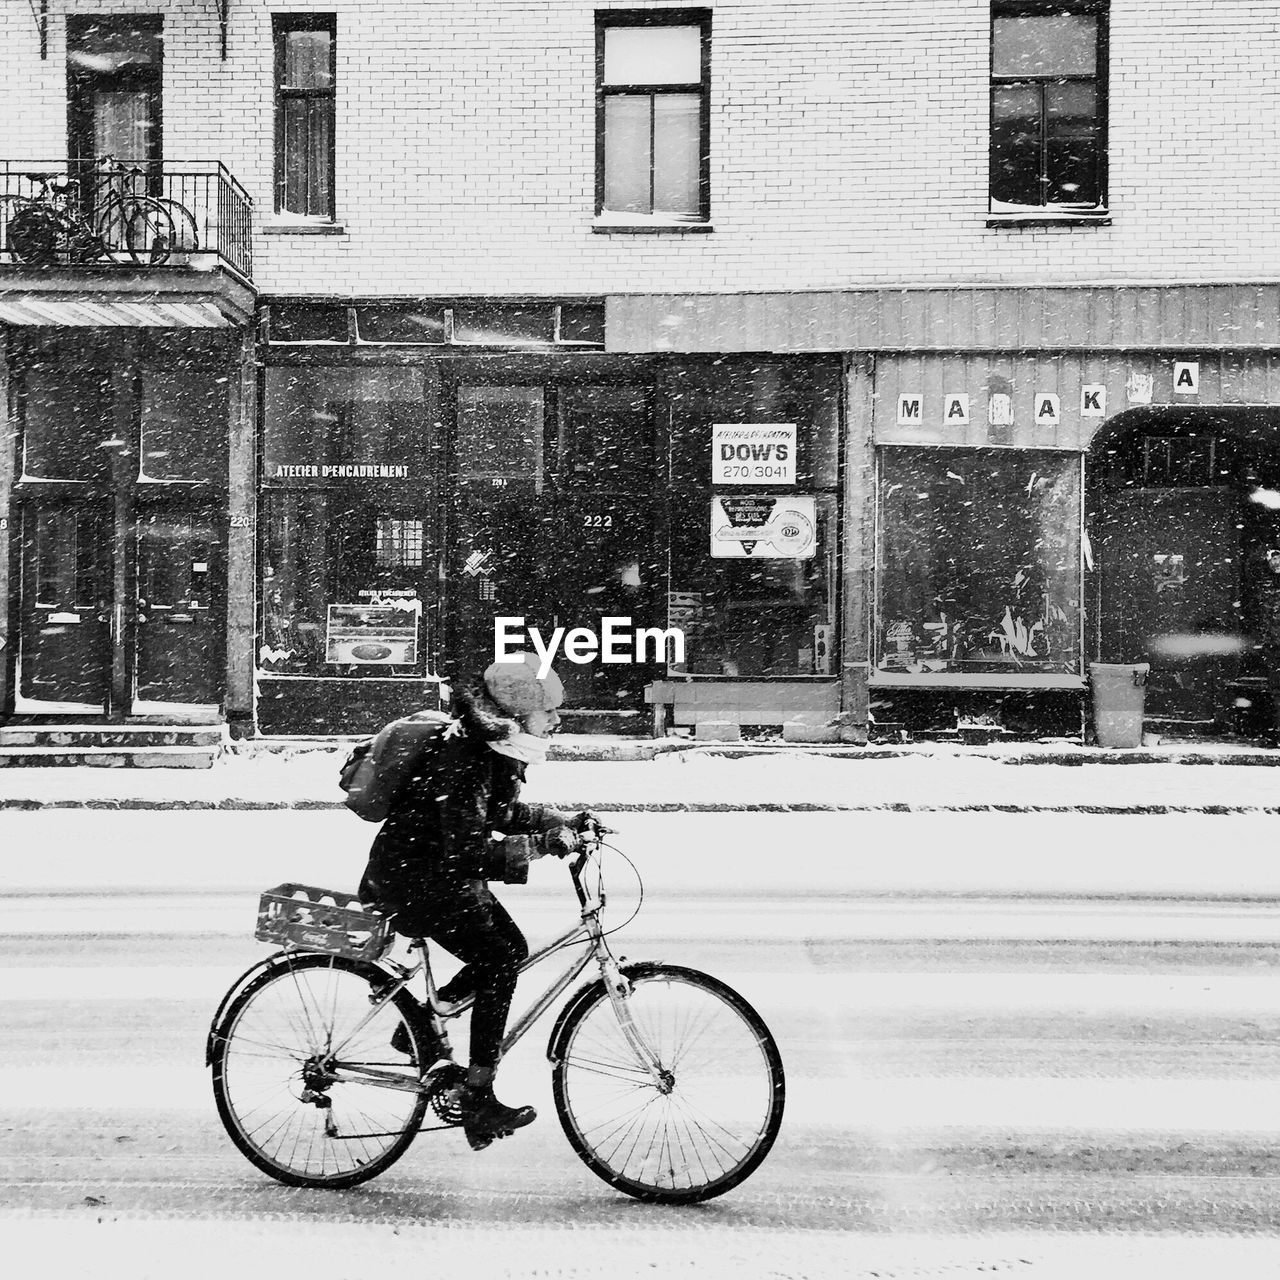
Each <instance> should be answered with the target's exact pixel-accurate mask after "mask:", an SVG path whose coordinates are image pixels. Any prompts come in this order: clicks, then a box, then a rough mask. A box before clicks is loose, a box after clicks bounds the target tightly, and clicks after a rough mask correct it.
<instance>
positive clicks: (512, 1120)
mask: <svg viewBox="0 0 1280 1280" xmlns="http://www.w3.org/2000/svg"><path fill="white" fill-rule="evenodd" d="M476 1074H480V1073H477V1072H475V1070H474V1068H473V1070H472V1071H469V1072H468V1073H467V1083H466V1084H464V1085H463V1086H462V1088H461V1089H459V1090H458V1105H459V1107H460V1109H461V1111H462V1131H463V1132H464V1133H465V1134H466V1135H467V1143H468V1145H469V1146H470V1147H471V1150H472V1151H483V1150H484V1149H485V1147H487V1146H488V1145H489V1144H490V1143H491V1142H492V1141H493V1140H494V1138H505V1137H507V1136H509V1135H510V1134H512V1133H514V1132H515V1131H516V1130H517V1129H523V1128H524V1126H525V1125H527V1124H532V1123H533V1122H534V1121H535V1120H536V1119H537V1118H538V1113H537V1112H536V1111H535V1110H534V1109H533V1108H532V1107H506V1106H503V1105H502V1103H501V1102H499V1101H498V1099H497V1098H495V1097H494V1096H493V1073H492V1072H487V1073H484V1074H487V1075H488V1077H489V1078H488V1079H487V1080H485V1079H483V1077H482V1078H481V1080H480V1081H476V1080H475V1075H476Z"/></svg>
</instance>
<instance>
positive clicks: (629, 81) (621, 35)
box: [596, 9, 711, 222]
mask: <svg viewBox="0 0 1280 1280" xmlns="http://www.w3.org/2000/svg"><path fill="white" fill-rule="evenodd" d="M710 60H711V16H710V14H708V13H706V12H705V11H703V10H692V9H667V10H662V11H646V12H644V13H634V12H625V11H619V12H613V13H601V14H597V15H596V213H597V214H598V215H602V216H605V217H608V216H609V215H617V214H621V215H624V216H626V217H629V218H637V217H638V218H647V219H652V220H654V221H658V222H661V221H664V220H665V221H672V222H694V221H706V219H707V217H708V213H709V205H710V200H709V194H708V185H709V184H708V173H709V164H708V155H707V150H708V147H707V141H708V133H709V123H708V121H709V111H708V104H709V96H710V95H709V86H710Z"/></svg>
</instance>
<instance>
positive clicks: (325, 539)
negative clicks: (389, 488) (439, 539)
mask: <svg viewBox="0 0 1280 1280" xmlns="http://www.w3.org/2000/svg"><path fill="white" fill-rule="evenodd" d="M383 501H384V500H382V499H378V498H376V497H372V496H363V495H360V494H358V493H356V494H351V493H347V492H344V491H341V490H336V489H331V490H328V491H319V490H302V491H295V492H284V491H279V490H276V491H272V492H268V493H267V494H265V495H264V502H263V523H264V532H265V538H264V546H263V582H262V636H261V643H260V647H259V665H260V667H261V668H262V669H263V671H265V672H268V673H271V674H285V675H309V676H335V675H337V676H353V675H356V676H358V675H372V676H377V675H379V674H381V675H387V674H395V675H406V674H414V673H416V672H418V671H420V670H421V664H422V655H423V652H424V651H425V646H426V636H425V635H424V634H423V627H424V620H423V611H422V601H423V592H424V589H425V582H424V579H423V566H424V562H425V551H426V548H425V546H424V540H423V529H424V522H423V521H422V520H421V519H420V518H418V517H415V516H410V515H407V514H405V513H403V512H395V511H390V512H389V511H387V510H386V509H385V507H384V506H383V505H382V503H383Z"/></svg>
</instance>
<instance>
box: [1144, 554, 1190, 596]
mask: <svg viewBox="0 0 1280 1280" xmlns="http://www.w3.org/2000/svg"><path fill="white" fill-rule="evenodd" d="M1151 581H1152V584H1153V585H1154V587H1155V589H1156V595H1162V594H1164V593H1165V592H1167V591H1178V590H1181V588H1182V587H1183V586H1185V585H1186V581H1187V561H1186V557H1185V556H1180V555H1173V554H1171V553H1163V552H1162V553H1158V554H1156V555H1153V556H1152V557H1151Z"/></svg>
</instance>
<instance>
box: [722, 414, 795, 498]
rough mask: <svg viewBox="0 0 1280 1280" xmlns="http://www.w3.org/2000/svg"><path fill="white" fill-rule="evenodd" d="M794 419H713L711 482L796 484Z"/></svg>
mask: <svg viewBox="0 0 1280 1280" xmlns="http://www.w3.org/2000/svg"><path fill="white" fill-rule="evenodd" d="M795 482H796V424H795V423H794V422H744V423H736V422H713V423H712V424H711V483H712V484H795Z"/></svg>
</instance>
